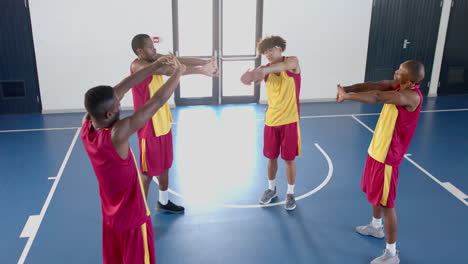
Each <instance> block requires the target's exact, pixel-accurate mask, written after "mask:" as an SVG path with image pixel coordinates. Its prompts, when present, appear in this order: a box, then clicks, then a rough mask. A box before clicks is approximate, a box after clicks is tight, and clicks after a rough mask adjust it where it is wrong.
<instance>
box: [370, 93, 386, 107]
mask: <svg viewBox="0 0 468 264" xmlns="http://www.w3.org/2000/svg"><path fill="white" fill-rule="evenodd" d="M371 101H372V103H375V104H378V103H384V101H385V98H384V95H383V93H382V92H380V91H372V96H371Z"/></svg>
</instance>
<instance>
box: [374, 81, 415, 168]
mask: <svg viewBox="0 0 468 264" xmlns="http://www.w3.org/2000/svg"><path fill="white" fill-rule="evenodd" d="M398 89H400V86H399V85H398V86H397V87H395V90H398ZM412 90H413V91H414V92H416V93H418V95H419V97H420V98H421V102H420V103H419V106H418V107H417V108H416V110H415V111H413V112H409V111H408V110H406V108H405V107H403V106H397V105H394V104H384V106H383V107H382V112H381V113H380V117H379V120H378V121H377V125H376V127H375V132H374V136H373V137H372V141H371V143H370V145H369V149H368V153H369V155H370V156H371V157H372V158H373V159H375V160H377V161H378V162H381V163H385V164H387V165H390V166H394V167H398V166H400V163H401V161H402V159H403V157H404V154H405V153H406V151H407V150H408V147H409V144H410V143H411V139H412V138H413V135H414V132H415V130H416V125H417V124H418V120H419V115H420V113H421V106H422V104H423V96H422V93H421V91H420V90H419V84H417V85H416V86H415V87H414V88H413V89H412Z"/></svg>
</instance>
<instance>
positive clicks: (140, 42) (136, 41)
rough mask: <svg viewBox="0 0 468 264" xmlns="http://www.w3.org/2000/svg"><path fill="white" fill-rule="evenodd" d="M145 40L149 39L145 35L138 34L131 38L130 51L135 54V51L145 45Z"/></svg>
mask: <svg viewBox="0 0 468 264" xmlns="http://www.w3.org/2000/svg"><path fill="white" fill-rule="evenodd" d="M146 39H151V38H150V36H149V35H147V34H138V35H136V36H134V37H133V39H132V50H133V52H135V54H136V55H138V54H137V49H142V48H143V46H144V45H145V40H146Z"/></svg>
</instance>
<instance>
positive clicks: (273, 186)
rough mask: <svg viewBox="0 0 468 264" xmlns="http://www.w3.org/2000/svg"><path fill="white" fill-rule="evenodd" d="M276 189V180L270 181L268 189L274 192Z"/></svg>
mask: <svg viewBox="0 0 468 264" xmlns="http://www.w3.org/2000/svg"><path fill="white" fill-rule="evenodd" d="M275 187H276V179H274V180H268V189H270V190H272V191H274V190H275Z"/></svg>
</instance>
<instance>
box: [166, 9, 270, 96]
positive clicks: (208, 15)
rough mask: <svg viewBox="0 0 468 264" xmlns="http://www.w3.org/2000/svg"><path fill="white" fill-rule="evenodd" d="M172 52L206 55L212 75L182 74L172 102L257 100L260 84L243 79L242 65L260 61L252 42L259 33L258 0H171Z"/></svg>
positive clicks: (247, 67) (243, 66)
mask: <svg viewBox="0 0 468 264" xmlns="http://www.w3.org/2000/svg"><path fill="white" fill-rule="evenodd" d="M172 5H173V34H174V53H175V54H176V55H178V56H190V57H199V58H207V59H208V58H210V57H211V56H215V57H216V59H217V62H218V66H219V76H218V77H217V78H207V77H206V76H197V75H193V76H184V77H183V78H182V79H181V83H180V86H179V88H178V89H177V90H176V94H175V102H176V104H177V105H199V104H240V103H258V100H259V91H260V85H259V84H256V85H251V86H246V85H243V84H242V83H241V82H240V80H239V78H240V76H241V75H242V73H243V72H244V71H246V70H247V69H253V68H255V67H258V66H260V56H259V55H257V52H256V43H257V42H258V40H259V39H260V38H261V36H262V20H263V17H262V14H263V0H256V1H252V0H197V1H193V0H173V1H172Z"/></svg>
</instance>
